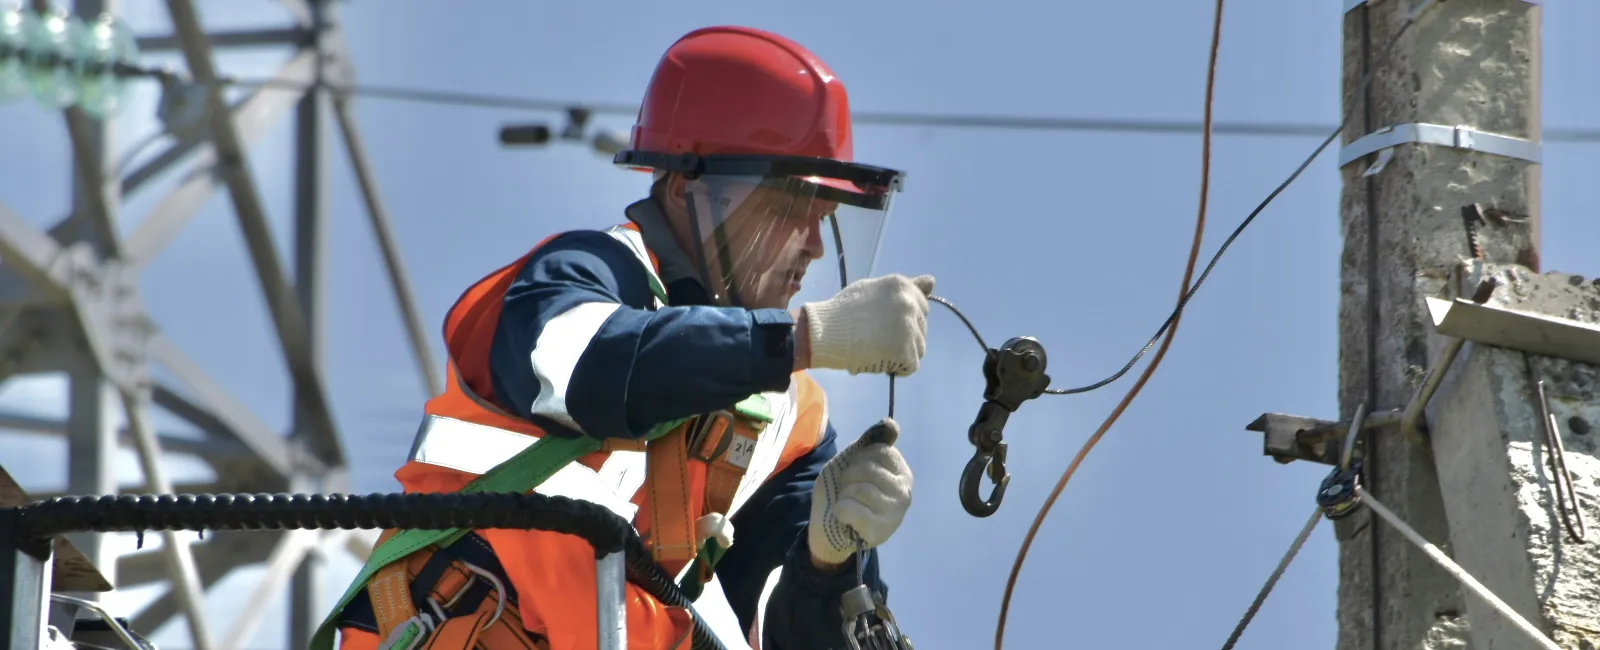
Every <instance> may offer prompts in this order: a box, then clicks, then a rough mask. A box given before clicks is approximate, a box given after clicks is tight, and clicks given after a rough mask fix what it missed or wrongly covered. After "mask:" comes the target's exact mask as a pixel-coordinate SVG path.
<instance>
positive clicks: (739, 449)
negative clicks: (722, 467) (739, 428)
mask: <svg viewBox="0 0 1600 650" xmlns="http://www.w3.org/2000/svg"><path fill="white" fill-rule="evenodd" d="M729 435H732V436H733V442H732V443H731V444H729V445H728V453H727V456H726V458H727V460H728V464H729V465H732V466H734V467H737V468H739V469H750V459H751V458H754V457H755V455H756V440H755V439H754V438H746V437H744V436H741V435H738V434H735V433H731V432H730V433H729Z"/></svg>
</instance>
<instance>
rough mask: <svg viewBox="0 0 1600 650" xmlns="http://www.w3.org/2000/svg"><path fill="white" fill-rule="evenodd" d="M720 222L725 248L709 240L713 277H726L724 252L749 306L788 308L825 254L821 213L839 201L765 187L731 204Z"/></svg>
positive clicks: (743, 300) (742, 298)
mask: <svg viewBox="0 0 1600 650" xmlns="http://www.w3.org/2000/svg"><path fill="white" fill-rule="evenodd" d="M731 207H732V211H731V213H729V214H728V218H727V221H726V222H725V223H724V224H723V226H722V232H723V233H724V235H725V240H724V242H722V243H724V244H725V248H721V247H719V245H718V244H719V242H717V241H716V238H714V237H713V238H711V241H707V242H705V250H706V254H707V257H708V259H707V262H708V265H709V266H710V271H711V275H712V277H713V278H720V277H722V275H723V274H722V272H721V269H723V268H728V267H724V266H723V265H722V261H723V260H722V259H721V256H722V255H726V258H727V261H728V262H729V263H730V264H729V267H731V269H732V278H733V284H734V286H733V287H732V290H733V291H734V292H736V293H737V295H738V297H739V300H740V303H741V305H742V306H743V307H744V308H746V309H772V308H778V309H787V308H788V307H789V303H790V301H792V300H793V299H794V296H795V294H796V293H799V291H800V288H801V286H802V283H803V281H804V279H805V275H806V270H807V269H808V268H809V267H810V266H811V263H812V262H814V261H816V260H818V259H821V258H822V256H823V254H824V251H823V243H822V232H823V229H824V228H827V226H826V225H824V224H823V223H822V218H823V217H825V216H827V215H829V214H832V213H833V211H834V209H835V207H836V206H835V205H834V204H833V203H831V202H826V201H821V200H817V199H814V198H812V197H811V196H810V195H809V194H808V193H800V194H796V193H792V192H789V191H785V190H784V189H781V188H772V187H761V188H759V189H756V190H755V191H754V192H752V193H751V194H750V195H749V197H748V198H746V199H745V200H744V201H742V202H740V203H739V205H737V206H731Z"/></svg>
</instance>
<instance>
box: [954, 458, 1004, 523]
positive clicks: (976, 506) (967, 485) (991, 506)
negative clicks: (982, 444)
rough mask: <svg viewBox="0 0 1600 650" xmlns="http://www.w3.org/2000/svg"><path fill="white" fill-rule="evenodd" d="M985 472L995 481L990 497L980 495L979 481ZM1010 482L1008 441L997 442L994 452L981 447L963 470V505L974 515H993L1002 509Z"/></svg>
mask: <svg viewBox="0 0 1600 650" xmlns="http://www.w3.org/2000/svg"><path fill="white" fill-rule="evenodd" d="M984 474H988V475H989V480H991V481H994V487H993V488H992V489H991V490H990V491H989V496H988V498H984V497H981V496H979V492H978V482H979V480H980V477H981V476H982V475H984ZM1010 483H1011V473H1010V472H1007V471H1006V443H1003V442H1001V443H996V444H995V448H994V452H993V453H989V452H986V451H984V450H983V449H981V448H980V449H978V450H977V451H975V452H973V453H972V460H969V461H967V468H966V469H964V470H962V471H961V507H963V508H966V509H967V513H968V514H971V515H972V516H974V517H987V516H989V515H992V514H994V513H995V511H997V510H999V509H1000V501H1001V500H1003V499H1005V496H1006V485H1008V484H1010Z"/></svg>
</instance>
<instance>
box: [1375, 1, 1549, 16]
mask: <svg viewBox="0 0 1600 650" xmlns="http://www.w3.org/2000/svg"><path fill="white" fill-rule="evenodd" d="M1522 2H1526V3H1528V4H1530V5H1533V6H1535V7H1537V6H1539V0H1522ZM1364 4H1367V0H1344V12H1345V13H1350V12H1352V11H1355V10H1356V7H1359V6H1361V5H1364Z"/></svg>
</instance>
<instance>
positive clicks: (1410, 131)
mask: <svg viewBox="0 0 1600 650" xmlns="http://www.w3.org/2000/svg"><path fill="white" fill-rule="evenodd" d="M1402 144H1431V145H1437V146H1442V147H1450V148H1452V149H1464V150H1467V151H1480V152H1483V153H1486V154H1492V155H1496V156H1503V157H1506V158H1515V159H1517V160H1525V161H1528V162H1531V163H1533V164H1536V165H1537V164H1539V160H1540V152H1541V149H1542V146H1541V145H1540V143H1539V142H1537V141H1534V140H1528V139H1525V138H1517V137H1512V136H1509V135H1501V134H1499V133H1489V132H1488V131H1479V130H1477V129H1474V128H1471V127H1467V126H1445V125H1443V124H1426V123H1421V122H1416V123H1411V124H1396V125H1394V126H1386V127H1383V128H1381V129H1378V130H1377V131H1374V132H1372V133H1369V134H1367V135H1364V136H1361V138H1360V139H1358V140H1356V141H1355V142H1352V143H1350V144H1347V145H1345V146H1344V148H1342V149H1340V150H1339V168H1340V169H1343V168H1344V167H1345V165H1349V164H1350V163H1352V162H1355V161H1356V160H1359V159H1361V158H1362V157H1364V156H1366V155H1368V154H1371V153H1375V152H1383V153H1382V154H1380V156H1379V158H1378V161H1377V162H1376V163H1374V164H1373V165H1372V168H1371V169H1368V170H1367V172H1366V174H1367V175H1369V176H1370V175H1372V174H1376V173H1378V172H1380V171H1383V167H1384V165H1386V164H1387V163H1388V162H1389V158H1390V157H1391V156H1392V155H1393V153H1392V152H1391V151H1390V150H1392V149H1393V148H1394V147H1397V146H1399V145H1402Z"/></svg>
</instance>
